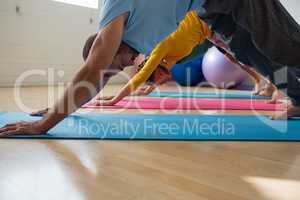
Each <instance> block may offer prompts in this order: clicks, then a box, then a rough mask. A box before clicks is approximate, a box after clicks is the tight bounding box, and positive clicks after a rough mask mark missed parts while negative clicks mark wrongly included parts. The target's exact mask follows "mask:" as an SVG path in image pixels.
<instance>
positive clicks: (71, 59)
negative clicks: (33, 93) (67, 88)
mask: <svg viewBox="0 0 300 200" xmlns="http://www.w3.org/2000/svg"><path fill="white" fill-rule="evenodd" d="M16 6H19V7H20V13H19V14H18V13H16V11H15V9H16ZM98 16H99V11H98V10H95V9H90V8H84V7H79V6H74V5H68V4H63V3H59V2H55V1H51V0H1V1H0V25H1V26H0V27H1V28H0V30H1V31H0V85H2V86H3V85H11V84H13V83H14V82H15V79H16V78H17V77H18V76H19V75H20V74H22V73H23V72H24V71H27V70H31V69H43V70H45V71H47V69H48V68H54V69H55V70H58V69H62V70H63V71H65V75H64V76H63V78H62V79H57V81H61V80H63V81H66V80H69V79H70V77H71V76H72V75H73V74H74V72H75V71H76V70H77V69H78V68H79V67H80V66H81V64H82V58H81V50H82V46H83V44H84V41H85V39H86V38H87V37H88V36H89V35H91V34H93V33H95V32H96V28H97V21H98ZM90 19H92V20H93V23H90ZM25 83H26V84H30V85H31V84H47V79H46V77H41V76H33V77H32V78H30V79H27V80H26V82H25Z"/></svg>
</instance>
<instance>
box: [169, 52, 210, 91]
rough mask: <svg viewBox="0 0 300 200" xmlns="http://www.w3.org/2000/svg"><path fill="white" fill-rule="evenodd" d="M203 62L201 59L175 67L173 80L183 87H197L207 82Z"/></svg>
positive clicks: (172, 71)
mask: <svg viewBox="0 0 300 200" xmlns="http://www.w3.org/2000/svg"><path fill="white" fill-rule="evenodd" d="M202 60H203V58H202V57H201V58H198V59H196V60H193V61H190V62H187V63H183V64H176V65H174V66H173V68H172V70H171V73H172V77H173V80H174V81H176V82H177V83H178V84H179V85H181V86H197V85H198V84H199V83H201V82H202V81H204V80H205V79H204V75H203V72H202Z"/></svg>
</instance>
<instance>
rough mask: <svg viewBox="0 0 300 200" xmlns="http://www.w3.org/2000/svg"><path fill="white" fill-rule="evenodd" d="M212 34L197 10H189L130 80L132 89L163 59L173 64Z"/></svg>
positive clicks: (143, 81)
mask: <svg viewBox="0 0 300 200" xmlns="http://www.w3.org/2000/svg"><path fill="white" fill-rule="evenodd" d="M211 34H212V32H211V30H210V28H209V27H208V25H207V24H206V23H205V22H204V21H202V20H201V19H200V18H199V17H198V14H197V12H196V11H190V12H188V13H187V15H186V16H185V18H184V19H183V20H182V21H181V22H180V24H179V26H178V28H177V30H176V31H175V32H173V33H172V34H171V35H169V36H168V37H167V38H166V39H165V40H164V41H162V42H160V43H159V44H158V45H157V46H156V47H155V49H154V50H153V51H152V53H151V55H150V57H149V59H148V61H147V62H146V64H145V65H144V67H143V68H142V69H141V70H140V71H139V72H138V73H137V74H136V75H135V76H134V77H133V78H132V79H131V80H130V81H129V83H128V84H130V88H131V91H134V90H136V89H137V88H138V87H139V86H140V85H141V84H143V83H145V82H146V81H147V79H148V78H149V77H150V76H151V74H152V73H153V72H154V70H155V69H156V68H157V66H159V65H160V63H161V62H162V61H163V60H164V62H165V63H167V66H169V67H171V66H173V65H174V64H176V63H177V61H179V60H181V59H182V58H184V57H186V56H188V55H189V54H191V53H192V51H193V48H194V47H195V46H197V45H198V44H201V43H203V42H204V41H205V39H206V38H207V37H209V36H211Z"/></svg>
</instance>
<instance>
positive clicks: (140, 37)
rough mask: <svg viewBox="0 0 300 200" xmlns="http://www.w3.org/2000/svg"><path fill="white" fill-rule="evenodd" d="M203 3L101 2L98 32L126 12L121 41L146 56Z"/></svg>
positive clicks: (155, 0)
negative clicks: (126, 19) (188, 14)
mask: <svg viewBox="0 0 300 200" xmlns="http://www.w3.org/2000/svg"><path fill="white" fill-rule="evenodd" d="M203 1H204V0H103V2H102V7H101V16H100V23H99V29H101V28H102V27H104V26H106V25H107V24H108V23H109V22H111V21H112V20H113V19H114V18H115V17H118V16H120V15H122V14H124V13H127V12H128V13H129V17H128V21H127V23H126V26H125V30H124V31H125V32H124V35H123V41H124V42H125V43H127V44H128V45H130V46H131V47H132V48H134V49H135V50H137V51H138V52H140V53H143V54H146V55H149V54H150V53H151V51H152V50H153V48H154V47H155V46H156V45H157V44H158V43H159V42H160V41H162V40H163V39H165V38H166V37H167V36H168V35H169V34H170V33H172V32H174V31H175V30H176V28H177V26H178V24H179V22H180V21H181V20H182V19H183V18H184V16H185V15H186V13H187V12H188V11H190V10H196V9H197V8H199V7H201V6H202V4H203Z"/></svg>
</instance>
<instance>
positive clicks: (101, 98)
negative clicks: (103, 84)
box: [95, 96, 114, 101]
mask: <svg viewBox="0 0 300 200" xmlns="http://www.w3.org/2000/svg"><path fill="white" fill-rule="evenodd" d="M113 98H114V96H104V97H102V96H98V97H96V98H95V99H96V100H104V101H107V100H112V99H113Z"/></svg>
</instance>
